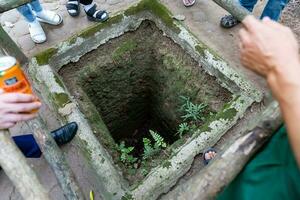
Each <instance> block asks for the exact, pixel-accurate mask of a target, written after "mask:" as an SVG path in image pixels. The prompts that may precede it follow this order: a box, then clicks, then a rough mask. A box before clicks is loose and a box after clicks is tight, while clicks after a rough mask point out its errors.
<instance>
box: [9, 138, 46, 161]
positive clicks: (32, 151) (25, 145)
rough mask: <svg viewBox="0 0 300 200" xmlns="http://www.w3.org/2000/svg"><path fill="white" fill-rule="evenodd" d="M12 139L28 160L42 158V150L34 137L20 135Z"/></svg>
mask: <svg viewBox="0 0 300 200" xmlns="http://www.w3.org/2000/svg"><path fill="white" fill-rule="evenodd" d="M12 139H13V141H14V142H15V143H16V145H17V146H18V148H19V149H20V150H21V151H22V153H23V154H24V156H26V157H27V158H39V157H41V155H42V152H41V149H40V147H39V145H38V144H37V143H36V141H35V139H34V137H33V135H31V134H29V135H20V136H15V137H12Z"/></svg>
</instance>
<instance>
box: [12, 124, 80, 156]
mask: <svg viewBox="0 0 300 200" xmlns="http://www.w3.org/2000/svg"><path fill="white" fill-rule="evenodd" d="M77 129H78V126H77V124H76V123H75V122H72V123H69V124H67V125H65V126H63V127H61V128H59V129H57V130H55V131H52V132H51V135H52V137H53V139H54V140H55V142H56V143H57V145H59V146H61V145H64V144H66V143H68V142H70V141H71V140H72V139H73V138H74V136H75V135H76V132H77ZM12 139H13V140H14V142H15V143H16V145H17V146H18V148H19V149H20V150H21V151H22V153H23V154H24V155H25V156H26V157H27V158H39V157H41V155H42V152H41V150H40V148H39V146H38V144H37V142H36V141H35V139H34V137H33V135H32V134H28V135H21V136H14V137H12Z"/></svg>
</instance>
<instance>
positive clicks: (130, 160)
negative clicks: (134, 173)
mask: <svg viewBox="0 0 300 200" xmlns="http://www.w3.org/2000/svg"><path fill="white" fill-rule="evenodd" d="M118 150H119V152H120V153H121V156H120V161H121V162H122V163H124V164H125V165H126V166H129V167H131V166H132V165H133V164H134V163H135V162H136V161H137V158H135V157H133V156H132V155H130V153H132V151H133V150H134V147H126V146H125V142H124V141H122V142H121V143H120V145H118Z"/></svg>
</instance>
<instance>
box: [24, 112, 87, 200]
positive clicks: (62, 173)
mask: <svg viewBox="0 0 300 200" xmlns="http://www.w3.org/2000/svg"><path fill="white" fill-rule="evenodd" d="M27 123H28V125H29V126H30V127H31V128H32V129H33V135H34V137H35V139H36V141H37V143H38V144H39V146H40V148H41V150H42V152H43V155H44V157H45V158H46V160H47V161H48V163H49V165H50V166H51V168H52V170H53V171H54V173H55V175H56V178H57V180H58V182H59V184H60V186H61V188H62V191H63V193H64V195H65V197H66V199H68V200H83V199H84V196H83V193H82V192H81V190H80V188H79V186H78V184H77V181H76V179H75V176H74V174H73V172H72V171H71V169H70V167H69V166H68V164H67V161H66V159H65V157H64V155H63V153H62V152H61V150H60V148H59V147H58V146H57V144H56V142H55V141H54V139H53V138H52V136H51V134H50V132H48V130H47V129H46V127H45V126H44V123H43V120H42V119H41V117H40V116H39V117H38V118H37V119H34V120H31V121H29V122H27Z"/></svg>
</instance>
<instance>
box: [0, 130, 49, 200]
mask: <svg viewBox="0 0 300 200" xmlns="http://www.w3.org/2000/svg"><path fill="white" fill-rule="evenodd" d="M0 165H1V167H2V168H3V170H4V171H5V173H6V174H7V176H8V177H9V179H10V180H11V181H12V183H13V184H14V185H15V187H16V188H17V190H18V191H19V192H20V194H21V196H22V197H23V199H25V200H41V199H43V200H50V199H49V197H48V194H47V192H46V191H45V189H44V188H43V186H42V185H41V183H40V182H39V180H38V178H37V175H36V174H35V172H34V171H33V170H32V169H31V167H30V166H29V164H28V163H27V161H26V159H25V157H24V156H23V154H22V153H21V152H20V150H19V149H18V148H17V147H16V145H15V143H14V142H13V141H12V139H11V137H10V134H9V132H8V131H7V130H4V131H3V130H1V131H0Z"/></svg>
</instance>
